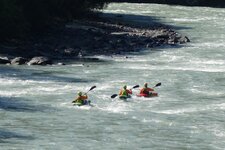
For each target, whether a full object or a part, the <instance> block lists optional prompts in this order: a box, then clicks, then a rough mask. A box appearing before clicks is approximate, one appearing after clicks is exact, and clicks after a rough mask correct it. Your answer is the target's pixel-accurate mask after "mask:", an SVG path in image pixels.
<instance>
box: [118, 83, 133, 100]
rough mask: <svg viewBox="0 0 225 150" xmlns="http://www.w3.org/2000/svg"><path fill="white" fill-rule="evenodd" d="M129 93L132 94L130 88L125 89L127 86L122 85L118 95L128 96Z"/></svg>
mask: <svg viewBox="0 0 225 150" xmlns="http://www.w3.org/2000/svg"><path fill="white" fill-rule="evenodd" d="M129 94H132V90H131V89H130V90H128V89H127V86H126V85H124V86H123V88H122V89H121V90H120V93H119V96H120V97H124V96H125V97H129V96H130V95H129Z"/></svg>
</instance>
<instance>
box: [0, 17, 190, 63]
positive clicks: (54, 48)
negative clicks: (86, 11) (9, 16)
mask: <svg viewBox="0 0 225 150" xmlns="http://www.w3.org/2000/svg"><path fill="white" fill-rule="evenodd" d="M121 17H123V16H121V15H118V16H115V18H121ZM189 41H190V40H189V39H188V38H187V37H186V36H183V35H181V34H179V33H177V32H175V31H173V30H172V29H170V28H169V27H167V26H164V25H161V24H155V25H149V26H144V27H143V26H141V25H137V24H136V25H134V24H131V23H127V22H123V21H119V22H118V20H117V19H106V18H104V19H103V18H98V19H95V20H94V21H93V20H74V21H73V22H72V23H70V24H67V25H65V26H60V27H59V26H57V27H55V28H52V29H51V30H50V31H48V32H46V33H44V34H40V35H35V36H31V37H29V38H27V39H25V40H20V41H19V40H11V41H10V42H9V41H8V42H5V43H1V44H0V64H17V65H21V64H28V65H47V64H53V63H58V62H60V61H61V60H65V59H74V60H76V59H79V60H80V59H83V58H84V57H85V56H91V55H98V54H102V55H115V54H124V53H125V52H133V51H139V50H141V49H143V48H153V47H157V46H162V45H178V44H184V43H186V42H189Z"/></svg>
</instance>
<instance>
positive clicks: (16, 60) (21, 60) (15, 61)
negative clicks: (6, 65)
mask: <svg viewBox="0 0 225 150" xmlns="http://www.w3.org/2000/svg"><path fill="white" fill-rule="evenodd" d="M27 61H28V59H26V58H23V57H16V58H14V59H13V60H11V64H12V65H23V64H25V63H26V62H27Z"/></svg>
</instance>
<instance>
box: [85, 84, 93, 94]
mask: <svg viewBox="0 0 225 150" xmlns="http://www.w3.org/2000/svg"><path fill="white" fill-rule="evenodd" d="M94 88H96V86H95V85H94V86H92V87H91V88H90V90H89V91H91V90H93V89H94ZM89 91H87V92H86V93H84V95H85V94H87V93H88V92H89Z"/></svg>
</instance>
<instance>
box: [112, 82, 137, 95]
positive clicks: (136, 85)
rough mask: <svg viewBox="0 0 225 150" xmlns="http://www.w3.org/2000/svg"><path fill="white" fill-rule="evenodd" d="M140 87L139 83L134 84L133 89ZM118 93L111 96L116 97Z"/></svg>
mask: <svg viewBox="0 0 225 150" xmlns="http://www.w3.org/2000/svg"><path fill="white" fill-rule="evenodd" d="M138 87H139V85H135V86H133V87H132V88H131V89H135V88H138ZM117 95H118V94H113V95H112V96H111V98H115V97H117Z"/></svg>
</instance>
